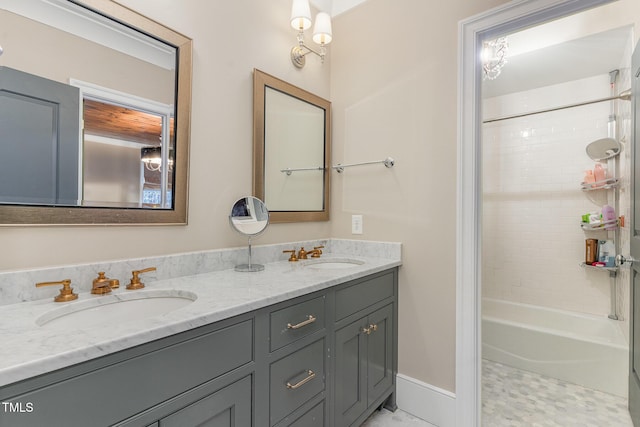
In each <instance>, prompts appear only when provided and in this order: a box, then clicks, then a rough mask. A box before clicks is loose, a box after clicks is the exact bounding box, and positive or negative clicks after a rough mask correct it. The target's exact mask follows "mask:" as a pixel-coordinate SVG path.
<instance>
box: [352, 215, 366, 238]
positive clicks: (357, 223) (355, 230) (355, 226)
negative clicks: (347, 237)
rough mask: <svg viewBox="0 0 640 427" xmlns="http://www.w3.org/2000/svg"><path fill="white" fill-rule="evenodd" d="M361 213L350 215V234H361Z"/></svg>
mask: <svg viewBox="0 0 640 427" xmlns="http://www.w3.org/2000/svg"><path fill="white" fill-rule="evenodd" d="M362 229H363V225H362V215H351V234H362Z"/></svg>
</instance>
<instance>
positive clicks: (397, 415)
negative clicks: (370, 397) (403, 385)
mask: <svg viewBox="0 0 640 427" xmlns="http://www.w3.org/2000/svg"><path fill="white" fill-rule="evenodd" d="M398 426H408V427H436V426H434V425H433V424H429V423H428V422H426V421H424V420H421V419H420V418H416V417H414V416H413V415H411V414H408V413H406V412H404V411H401V410H400V409H398V410H397V411H396V412H389V411H387V410H386V409H383V410H382V411H375V412H374V413H373V414H372V415H371V416H370V417H369V418H368V419H367V421H365V422H364V424H362V426H361V427H398Z"/></svg>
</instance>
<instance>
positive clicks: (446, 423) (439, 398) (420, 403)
mask: <svg viewBox="0 0 640 427" xmlns="http://www.w3.org/2000/svg"><path fill="white" fill-rule="evenodd" d="M396 395H397V396H396V403H397V405H398V408H399V409H402V410H403V411H405V412H408V413H409V414H411V415H414V416H416V417H418V418H422V419H423V420H425V421H427V422H429V423H431V424H433V425H435V426H437V427H455V425H456V395H455V394H454V393H451V392H450V391H447V390H443V389H441V388H438V387H434V386H432V385H430V384H427V383H424V382H422V381H419V380H416V379H414V378H411V377H408V376H406V375H402V374H398V375H397V376H396Z"/></svg>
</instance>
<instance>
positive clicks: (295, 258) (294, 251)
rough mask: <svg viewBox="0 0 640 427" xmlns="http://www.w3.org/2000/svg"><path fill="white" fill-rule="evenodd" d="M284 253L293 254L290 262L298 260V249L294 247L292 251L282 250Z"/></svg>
mask: <svg viewBox="0 0 640 427" xmlns="http://www.w3.org/2000/svg"><path fill="white" fill-rule="evenodd" d="M282 253H283V254H289V253H290V254H291V256H290V257H289V262H294V261H298V257H297V256H296V250H295V249H292V250H290V251H282Z"/></svg>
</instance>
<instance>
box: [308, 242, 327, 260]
mask: <svg viewBox="0 0 640 427" xmlns="http://www.w3.org/2000/svg"><path fill="white" fill-rule="evenodd" d="M323 248H324V246H323V245H320V246H314V247H313V250H312V251H311V252H309V253H310V254H311V258H320V255H322V249H323Z"/></svg>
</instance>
